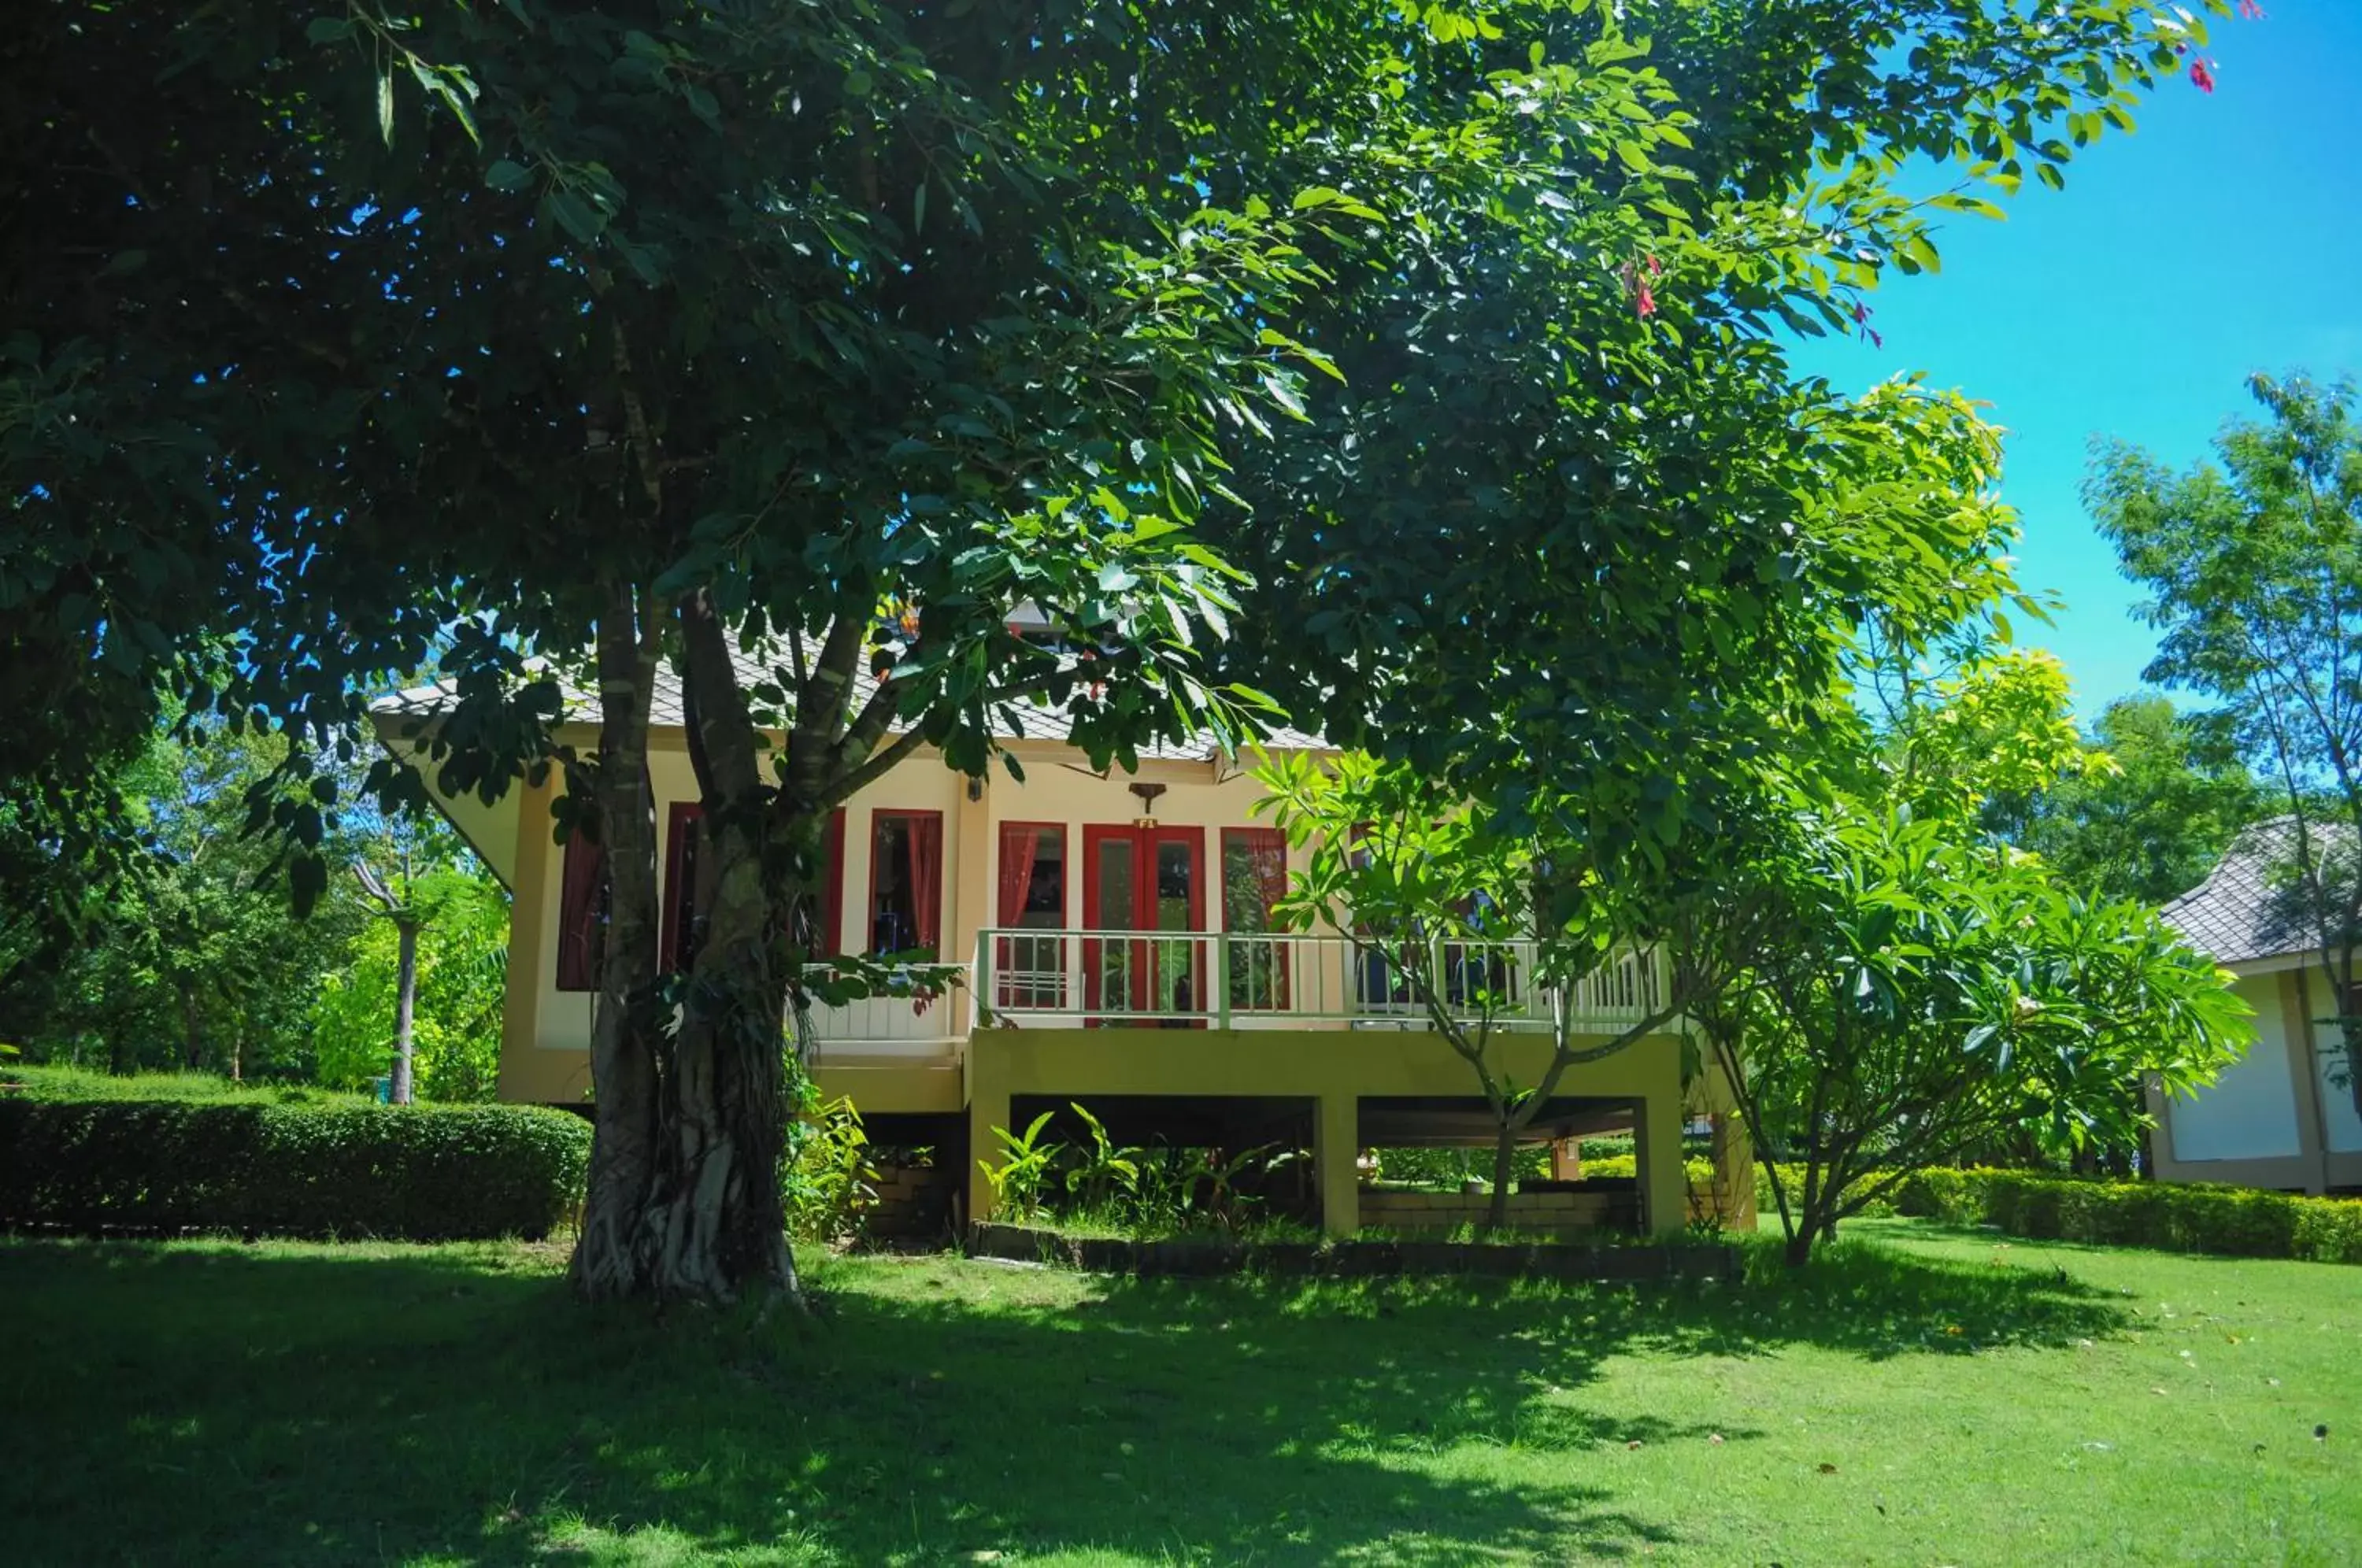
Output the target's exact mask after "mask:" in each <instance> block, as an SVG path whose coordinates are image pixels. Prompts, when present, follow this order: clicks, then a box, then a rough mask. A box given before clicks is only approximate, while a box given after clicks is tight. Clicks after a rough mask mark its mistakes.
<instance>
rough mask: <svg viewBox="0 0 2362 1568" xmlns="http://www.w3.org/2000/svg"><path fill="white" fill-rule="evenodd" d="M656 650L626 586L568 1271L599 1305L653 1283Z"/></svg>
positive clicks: (602, 649) (652, 623)
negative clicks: (576, 1219) (580, 1189)
mask: <svg viewBox="0 0 2362 1568" xmlns="http://www.w3.org/2000/svg"><path fill="white" fill-rule="evenodd" d="M643 613H645V614H646V624H645V625H642V624H640V620H641V616H642V614H643ZM658 647H659V644H658V633H657V610H656V607H654V606H652V605H650V606H642V605H640V604H638V603H637V602H636V600H635V595H634V593H633V591H631V590H630V589H629V588H624V589H621V590H619V591H617V592H616V593H615V594H614V596H613V600H612V601H611V602H610V604H609V606H608V611H607V613H606V614H605V615H604V616H602V619H601V622H600V625H599V684H600V729H599V754H598V759H597V764H596V767H594V768H593V770H592V772H591V783H592V788H593V791H594V794H595V799H596V804H597V808H598V819H599V821H598V831H599V836H600V842H601V844H602V845H603V846H604V847H605V850H606V865H607V874H608V878H609V886H608V912H607V928H606V933H605V937H604V941H603V943H602V948H601V960H600V962H601V968H600V976H599V991H598V996H597V999H596V1001H595V1003H594V1006H593V1011H592V1013H591V1019H590V1083H591V1129H592V1131H591V1140H590V1187H589V1190H588V1192H587V1193H586V1195H585V1198H584V1201H583V1207H582V1233H581V1236H580V1238H579V1240H578V1241H577V1242H576V1243H575V1247H574V1261H573V1264H572V1269H571V1274H572V1277H573V1282H574V1288H575V1289H576V1291H577V1292H579V1294H580V1295H582V1296H583V1297H586V1298H587V1299H590V1300H594V1301H597V1300H617V1299H622V1298H625V1297H636V1296H642V1295H646V1294H649V1293H651V1292H653V1291H654V1290H655V1288H656V1274H655V1253H654V1250H653V1248H652V1247H650V1246H649V1244H648V1241H647V1237H648V1231H647V1225H646V1217H647V1205H648V1197H649V1185H650V1182H651V1179H652V1176H653V1173H654V1170H655V1156H656V1135H657V1099H658V1092H659V1055H660V1053H661V1051H662V1049H663V1039H662V1035H661V1032H660V1031H659V1029H658V1027H657V999H656V982H657V933H658V930H659V926H658V921H657V829H656V810H655V804H654V801H653V800H652V799H651V797H650V794H649V790H648V770H647V729H648V705H649V701H650V697H651V695H652V693H653V690H654V686H655V681H656V669H657V652H658Z"/></svg>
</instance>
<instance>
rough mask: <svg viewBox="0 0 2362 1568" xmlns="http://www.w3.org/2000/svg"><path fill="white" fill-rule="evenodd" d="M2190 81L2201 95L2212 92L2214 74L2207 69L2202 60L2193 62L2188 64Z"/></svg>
mask: <svg viewBox="0 0 2362 1568" xmlns="http://www.w3.org/2000/svg"><path fill="white" fill-rule="evenodd" d="M2190 80H2191V84H2192V85H2193V86H2195V87H2196V88H2197V89H2198V90H2199V91H2200V92H2201V93H2212V92H2213V91H2214V72H2213V71H2211V70H2209V69H2208V68H2207V64H2206V62H2205V61H2202V60H2193V61H2191V62H2190Z"/></svg>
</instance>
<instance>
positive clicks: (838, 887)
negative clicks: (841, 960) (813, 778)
mask: <svg viewBox="0 0 2362 1568" xmlns="http://www.w3.org/2000/svg"><path fill="white" fill-rule="evenodd" d="M821 853H822V855H824V856H827V865H826V866H825V867H823V868H822V871H821V885H820V941H819V942H817V943H815V944H813V946H812V951H811V955H810V956H811V957H814V958H833V957H835V956H836V955H839V954H841V953H843V952H844V807H842V806H839V807H838V808H837V809H836V810H834V811H833V812H829V814H828V829H827V831H826V833H825V834H822V839H821Z"/></svg>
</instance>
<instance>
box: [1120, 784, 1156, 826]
mask: <svg viewBox="0 0 2362 1568" xmlns="http://www.w3.org/2000/svg"><path fill="white" fill-rule="evenodd" d="M1125 788H1126V789H1129V790H1131V792H1132V793H1133V794H1135V795H1137V796H1139V797H1140V815H1138V816H1137V817H1134V818H1133V819H1132V822H1131V825H1132V826H1134V827H1136V828H1153V827H1154V826H1155V825H1156V797H1157V796H1159V795H1162V794H1163V793H1164V785H1162V784H1130V785H1126V786H1125Z"/></svg>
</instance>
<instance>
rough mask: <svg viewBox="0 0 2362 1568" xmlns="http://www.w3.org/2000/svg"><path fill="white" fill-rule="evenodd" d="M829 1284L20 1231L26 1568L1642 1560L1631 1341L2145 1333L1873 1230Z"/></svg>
mask: <svg viewBox="0 0 2362 1568" xmlns="http://www.w3.org/2000/svg"><path fill="white" fill-rule="evenodd" d="M822 1279H823V1283H824V1285H825V1286H826V1288H825V1290H824V1293H823V1295H822V1297H821V1307H820V1310H819V1311H818V1312H817V1314H816V1315H815V1316H814V1317H813V1318H811V1319H810V1320H790V1319H789V1318H787V1317H785V1316H784V1315H783V1316H782V1317H779V1318H776V1319H774V1320H773V1321H771V1322H770V1323H768V1324H766V1325H762V1326H759V1327H757V1326H756V1325H754V1324H753V1323H751V1321H749V1320H747V1319H745V1317H744V1316H743V1315H738V1316H734V1315H731V1314H715V1313H710V1312H697V1311H676V1312H674V1313H671V1314H669V1315H668V1317H666V1318H665V1319H663V1320H656V1321H652V1320H651V1319H650V1317H649V1315H647V1314H644V1313H638V1312H624V1311H612V1312H586V1311H583V1310H581V1309H578V1308H576V1307H575V1306H573V1305H572V1303H571V1302H570V1301H569V1300H568V1297H567V1296H566V1293H565V1290H564V1286H563V1283H562V1281H561V1280H559V1279H558V1278H557V1277H555V1276H554V1275H552V1274H551V1273H550V1272H548V1271H547V1269H546V1267H540V1268H536V1267H534V1266H532V1265H530V1264H521V1263H520V1262H519V1261H518V1257H517V1254H515V1253H501V1252H499V1251H498V1250H495V1249H483V1250H478V1251H474V1252H468V1251H461V1250H449V1251H441V1252H420V1253H403V1252H400V1251H398V1250H393V1249H372V1250H370V1251H368V1252H366V1253H362V1252H354V1251H338V1250H335V1249H304V1250H296V1249H288V1250H273V1249H238V1248H236V1247H229V1246H224V1247H219V1248H209V1249H203V1250H192V1249H172V1248H164V1247H158V1246H153V1245H140V1244H132V1243H122V1244H114V1245H108V1246H72V1245H55V1244H28V1243H15V1244H6V1245H0V1297H5V1298H6V1299H7V1300H8V1301H9V1302H11V1303H12V1317H13V1322H12V1333H11V1336H10V1346H11V1348H10V1353H9V1355H8V1357H7V1359H6V1363H5V1364H0V1368H4V1369H0V1390H5V1392H6V1398H5V1399H0V1411H5V1412H6V1414H4V1415H0V1476H5V1477H6V1479H5V1481H0V1491H5V1492H6V1493H10V1494H14V1496H13V1497H12V1498H11V1499H10V1500H9V1503H8V1507H9V1513H10V1517H11V1518H12V1519H13V1520H15V1521H16V1522H15V1523H14V1524H12V1527H11V1534H12V1536H14V1537H15V1540H14V1541H13V1543H12V1546H11V1548H10V1551H9V1558H10V1561H12V1562H82V1561H89V1560H92V1559H93V1558H94V1557H103V1558H105V1559H109V1560H116V1559H128V1558H138V1559H143V1560H145V1559H169V1560H173V1561H210V1562H230V1561H237V1562H276V1561H285V1560H292V1559H295V1558H302V1559H304V1560H305V1561H323V1560H326V1561H342V1560H348V1559H353V1558H362V1557H366V1558H368V1559H370V1560H372V1561H385V1562H451V1563H458V1562H468V1563H524V1562H541V1561H546V1558H547V1557H548V1556H549V1555H550V1554H551V1553H552V1552H553V1551H557V1552H566V1551H569V1550H572V1551H581V1552H584V1553H586V1554H587V1555H588V1556H589V1557H590V1560H593V1561H596V1560H600V1559H601V1558H603V1557H610V1556H612V1557H614V1558H617V1559H628V1560H629V1561H632V1562H668V1561H683V1562H687V1561H701V1560H704V1559H705V1558H707V1557H709V1556H712V1555H721V1554H734V1555H735V1557H736V1560H739V1561H743V1562H860V1563H872V1562H877V1563H889V1562H909V1563H922V1562H926V1563H932V1562H956V1561H992V1560H994V1558H993V1557H992V1556H991V1555H990V1554H992V1553H1001V1554H1004V1555H1005V1557H1006V1558H1007V1559H1009V1560H1016V1559H1020V1558H1023V1557H1030V1556H1032V1555H1035V1554H1043V1553H1050V1552H1054V1551H1072V1552H1074V1553H1076V1555H1082V1556H1087V1555H1088V1554H1089V1553H1090V1552H1091V1551H1094V1550H1096V1551H1102V1552H1105V1553H1108V1554H1110V1555H1116V1556H1122V1557H1144V1558H1149V1559H1153V1560H1158V1561H1166V1560H1173V1561H1208V1562H1241V1561H1250V1560H1252V1561H1255V1562H1356V1561H1383V1562H1405V1563H1437V1564H1440V1563H1447V1562H1450V1563H1458V1562H1482V1561H1486V1560H1506V1559H1518V1560H1522V1559H1524V1558H1526V1557H1529V1556H1536V1557H1542V1558H1546V1559H1548V1560H1551V1561H1562V1560H1567V1559H1575V1560H1583V1561H1590V1560H1597V1559H1613V1558H1620V1557H1624V1556H1628V1555H1638V1554H1639V1553H1640V1551H1642V1550H1643V1549H1644V1548H1646V1547H1649V1546H1652V1545H1658V1544H1663V1543H1668V1542H1674V1541H1678V1540H1679V1539H1680V1536H1681V1529H1680V1520H1681V1519H1682V1518H1683V1516H1684V1515H1685V1514H1686V1513H1688V1512H1689V1510H1691V1509H1693V1508H1694V1507H1698V1506H1700V1500H1699V1499H1697V1498H1695V1497H1694V1496H1675V1495H1669V1494H1668V1493H1667V1492H1665V1491H1663V1490H1662V1489H1660V1490H1657V1491H1655V1492H1651V1491H1650V1490H1649V1485H1648V1483H1646V1482H1645V1481H1644V1480H1642V1479H1641V1478H1639V1473H1638V1472H1636V1471H1635V1470H1634V1469H1633V1468H1632V1467H1631V1466H1629V1465H1628V1464H1623V1463H1618V1461H1619V1460H1620V1459H1622V1458H1623V1456H1624V1451H1625V1450H1626V1449H1627V1447H1628V1445H1630V1444H1632V1443H1635V1442H1638V1443H1641V1444H1644V1445H1653V1444H1662V1443H1672V1442H1679V1441H1683V1440H1685V1439H1686V1440H1695V1441H1703V1439H1704V1436H1705V1430H1706V1429H1705V1428H1703V1427H1693V1426H1683V1425H1680V1424H1676V1423H1669V1422H1666V1421H1664V1420H1661V1419H1656V1418H1654V1417H1651V1416H1649V1415H1647V1414H1642V1413H1637V1412H1631V1411H1618V1410H1616V1409H1612V1408H1603V1406H1602V1404H1601V1402H1600V1401H1599V1399H1598V1398H1597V1397H1596V1395H1595V1394H1594V1395H1591V1396H1586V1393H1585V1385H1586V1384H1589V1383H1591V1382H1592V1381H1594V1380H1595V1377H1596V1375H1597V1373H1598V1370H1599V1367H1600V1364H1601V1363H1602V1362H1603V1360H1605V1359H1606V1357H1608V1356H1611V1355H1616V1354H1619V1353H1675V1354H1679V1353H1716V1354H1739V1355H1744V1354H1751V1353H1760V1352H1766V1351H1770V1350H1773V1349H1777V1348H1779V1347H1781V1346H1783V1345H1790V1344H1813V1345H1820V1346H1825V1347H1830V1348H1835V1349H1838V1350H1841V1351H1846V1352H1851V1353H1859V1354H1861V1355H1864V1356H1868V1357H1881V1356H1887V1355H1893V1354H1899V1353H1917V1352H1923V1351H1936V1352H1949V1351H1956V1350H1966V1349H1969V1348H1971V1347H1975V1346H1989V1345H1994V1344H2001V1343H2047V1342H2057V1341H2061V1340H2065V1339H2068V1338H2071V1337H2074V1336H2078V1335H2090V1334H2094V1333H2101V1332H2105V1331H2109V1330H2110V1329H2112V1328H2114V1326H2115V1325H2116V1322H2117V1318H2116V1316H2115V1313H2114V1309H2112V1308H2110V1307H2108V1306H2107V1305H2106V1304H2105V1303H2104V1302H2103V1301H2102V1300H2101V1299H2100V1298H2098V1297H2095V1296H2093V1295H2092V1294H2091V1293H2089V1292H2087V1291H2085V1290H2083V1289H2082V1288H2081V1287H2080V1286H2076V1285H2075V1284H2074V1283H2073V1282H2071V1281H2067V1280H2063V1279H2060V1278H2058V1277H2056V1276H2054V1275H2050V1274H2047V1273H2045V1274H2042V1275H2034V1274H2032V1273H2030V1272H2029V1271H2025V1270H2014V1269H2011V1270H2000V1269H1986V1270H1983V1271H1979V1270H1977V1269H1975V1268H1971V1267H1969V1266H1967V1265H1960V1264H1949V1263H1946V1262H1940V1261H1936V1260H1930V1259H1926V1258H1923V1257H1916V1256H1913V1255H1910V1254H1907V1253H1898V1252H1894V1251H1892V1250H1887V1249H1881V1248H1874V1247H1862V1246H1853V1247H1848V1248H1844V1249H1840V1250H1839V1251H1838V1253H1835V1254H1834V1255H1833V1256H1832V1257H1831V1258H1829V1259H1828V1260H1827V1263H1826V1264H1823V1265H1821V1266H1818V1267H1816V1268H1815V1269H1813V1270H1811V1271H1808V1272H1806V1273H1805V1274H1804V1275H1798V1276H1790V1275H1786V1274H1785V1273H1784V1272H1783V1271H1780V1270H1778V1269H1777V1267H1776V1265H1773V1266H1772V1267H1771V1268H1769V1269H1767V1270H1765V1271H1763V1275H1762V1276H1761V1277H1760V1278H1759V1279H1758V1280H1756V1281H1755V1282H1753V1283H1750V1284H1749V1285H1748V1286H1699V1285H1688V1286H1521V1285H1518V1284H1516V1283H1513V1282H1493V1281H1466V1280H1460V1281H1442V1280H1428V1281H1397V1282H1379V1281H1320V1282H1312V1281H1305V1280H1300V1279H1291V1280H1277V1279H1268V1280H1266V1279H1253V1278H1248V1279H1234V1280H1222V1281H1212V1282H1207V1281H1198V1282H1185V1281H1174V1280H1163V1281H1160V1280H1147V1281H1132V1280H1083V1279H1077V1278H1076V1277H1075V1276H1071V1275H1045V1274H1040V1273H1032V1272H1028V1271H1023V1270H1014V1269H1011V1270H996V1269H992V1268H989V1267H988V1266H987V1265H983V1264H964V1263H959V1262H955V1261H952V1260H941V1259H926V1260H912V1259H904V1260H884V1259H880V1260H873V1261H869V1262H865V1263H861V1264H836V1265H833V1266H831V1267H829V1268H827V1269H825V1270H823V1271H822ZM1713 1430H1715V1431H1716V1432H1718V1433H1720V1434H1721V1435H1722V1436H1723V1437H1724V1438H1725V1439H1726V1440H1727V1441H1730V1442H1733V1443H1744V1442H1746V1441H1749V1439H1751V1438H1753V1437H1754V1436H1756V1435H1758V1434H1756V1433H1754V1432H1752V1431H1750V1430H1748V1429H1747V1428H1746V1427H1745V1426H1744V1425H1743V1424H1742V1423H1734V1424H1731V1425H1723V1426H1717V1427H1716V1428H1714V1429H1713ZM1658 1485H1659V1486H1660V1488H1661V1487H1662V1485H1663V1484H1662V1483H1661V1482H1660V1483H1658ZM625 1534H628V1535H629V1537H630V1539H629V1540H622V1539H619V1537H621V1536H623V1535H625Z"/></svg>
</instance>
